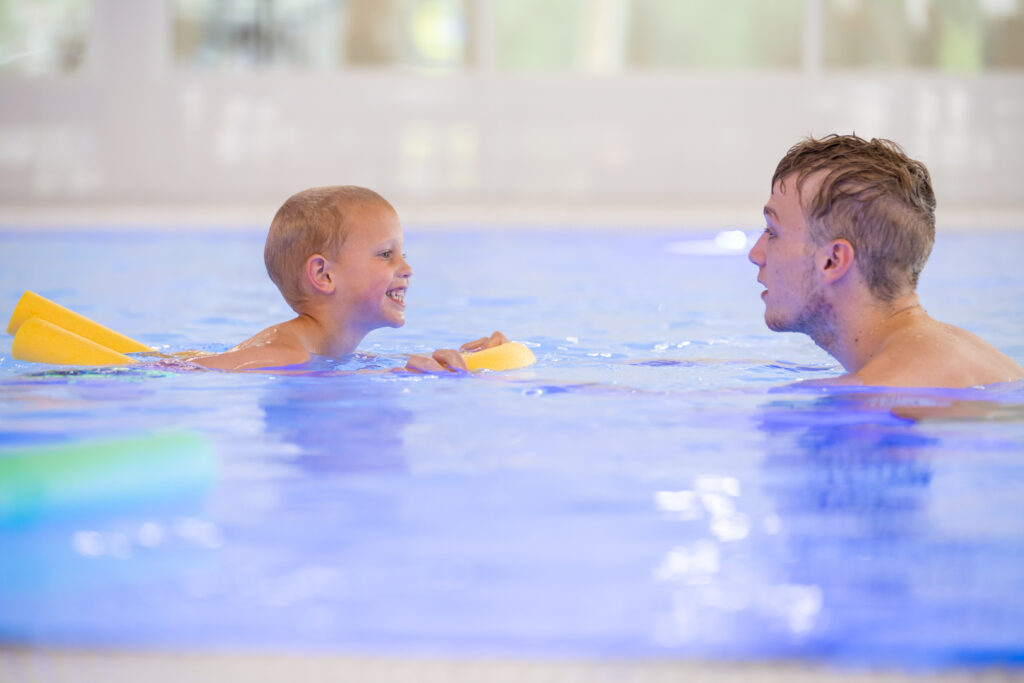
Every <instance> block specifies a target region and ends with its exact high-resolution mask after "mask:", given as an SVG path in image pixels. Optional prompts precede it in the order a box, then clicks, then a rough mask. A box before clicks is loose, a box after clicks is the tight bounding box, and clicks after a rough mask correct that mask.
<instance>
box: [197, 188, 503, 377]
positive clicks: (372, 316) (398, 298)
mask: <svg viewBox="0 0 1024 683" xmlns="http://www.w3.org/2000/svg"><path fill="white" fill-rule="evenodd" d="M402 246H403V236H402V225H401V223H400V222H399V220H398V214H397V213H396V212H395V209H394V208H393V207H392V206H391V204H389V203H388V201H387V200H386V199H384V198H383V197H381V196H380V195H379V194H377V193H376V192H374V191H373V190H369V189H366V188H363V187H356V186H352V185H337V186H329V187H315V188H311V189H308V190H303V191H302V192H299V193H297V194H294V195H292V196H291V197H289V198H288V200H287V201H285V203H284V204H283V205H282V206H281V208H280V209H278V211H277V214H276V215H275V216H274V220H273V222H272V223H271V225H270V231H269V233H268V235H267V242H266V246H265V247H264V251H263V259H264V262H265V263H266V266H267V273H268V274H269V275H270V279H271V280H273V281H274V284H276V285H277V287H278V289H279V290H280V291H281V294H282V296H284V298H285V301H287V302H288V305H289V306H291V307H292V309H293V310H294V311H295V312H296V313H297V314H298V315H297V317H295V318H293V319H292V320H288V321H286V322H283V323H280V324H278V325H272V326H271V327H268V328H267V329H265V330H263V331H262V332H259V333H258V334H256V335H254V336H253V337H251V338H249V339H247V340H245V341H244V342H242V343H241V344H239V345H238V346H235V347H234V348H232V349H230V350H229V351H226V352H224V353H219V354H213V355H207V356H201V357H198V358H193V359H192V362H194V363H196V364H198V365H201V366H204V367H207V368H216V369H220V370H255V369H260V368H270V367H284V366H290V365H297V364H300V363H305V362H306V361H308V360H309V359H310V357H311V356H314V355H316V356H330V357H338V356H344V355H347V354H349V353H352V352H353V351H355V349H356V347H357V346H358V345H359V343H360V342H361V341H362V340H363V337H365V336H366V335H367V334H368V333H369V332H370V331H372V330H375V329H377V328H379V327H401V326H402V325H404V324H405V293H406V290H408V288H409V279H410V278H411V277H412V267H411V266H410V265H409V263H408V262H407V261H406V260H405V255H404V253H403V252H402ZM503 341H507V340H506V339H505V337H504V335H502V334H501V333H500V332H496V333H494V334H493V335H491V336H490V337H484V338H481V339H478V340H476V341H474V342H470V343H468V344H465V345H464V346H463V349H465V350H478V349H482V348H487V347H489V346H494V345H496V344H499V343H502V342H503ZM407 367H408V369H410V370H416V371H421V372H439V371H445V370H459V369H465V367H466V365H465V362H464V361H463V360H462V357H461V355H460V354H459V353H458V352H456V351H454V350H451V349H443V350H439V351H437V352H435V353H434V355H433V356H412V357H411V358H410V360H409V363H408V365H407Z"/></svg>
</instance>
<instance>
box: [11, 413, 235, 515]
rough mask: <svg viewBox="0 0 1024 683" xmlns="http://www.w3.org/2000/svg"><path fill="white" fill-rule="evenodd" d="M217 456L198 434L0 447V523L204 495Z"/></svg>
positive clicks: (213, 476) (213, 477)
mask: <svg viewBox="0 0 1024 683" xmlns="http://www.w3.org/2000/svg"><path fill="white" fill-rule="evenodd" d="M216 474H217V458H216V454H215V453H214V450H213V448H212V446H211V445H210V443H209V442H208V441H207V440H206V439H205V438H204V437H203V436H201V435H199V434H192V433H187V432H184V433H168V434H153V435H147V436H140V437H132V438H121V439H112V440H104V441H87V442H80V443H70V444H58V445H54V446H41V447H40V446H31V447H24V448H18V449H3V450H0V527H3V526H9V525H21V524H25V523H29V522H35V521H39V520H42V519H48V518H53V517H60V516H64V515H68V514H79V513H83V512H89V511H94V510H108V509H120V508H124V507H130V506H138V505H151V504H153V503H154V502H157V501H161V500H167V499H174V498H181V497H195V496H196V495H199V496H204V495H206V494H207V493H208V492H209V490H210V489H211V488H212V487H213V484H214V481H215V479H216Z"/></svg>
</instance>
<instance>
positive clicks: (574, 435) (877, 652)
mask: <svg viewBox="0 0 1024 683" xmlns="http://www.w3.org/2000/svg"><path fill="white" fill-rule="evenodd" d="M714 237H715V236H714V235H713V234H698V233H692V232H680V233H678V234H673V233H669V232H666V231H664V230H662V231H650V232H646V231H641V230H633V231H624V230H620V231H600V230H598V231H588V230H583V229H563V230H550V231H539V230H532V231H521V232H511V231H490V232H488V231H483V230H481V231H474V232H473V233H466V232H459V231H452V230H430V229H422V230H417V229H416V227H415V226H413V227H407V236H406V240H407V251H408V252H409V260H410V262H411V263H412V266H413V268H414V270H415V274H414V276H413V279H412V285H411V288H410V290H409V295H408V297H407V302H408V306H409V310H408V322H407V324H406V326H405V327H404V328H402V329H400V330H378V331H376V332H374V333H372V334H371V335H370V336H369V337H368V338H367V340H366V341H365V342H364V344H363V346H362V349H363V350H364V351H366V352H367V354H373V355H367V354H360V355H357V356H355V357H353V358H351V359H347V360H345V361H339V362H328V361H322V362H320V363H318V364H316V365H315V366H314V367H312V368H311V372H310V373H309V374H306V375H301V376H282V375H270V374H231V373H217V372H182V371H176V370H172V369H168V368H163V367H159V366H154V365H150V366H146V367H141V368H139V367H136V368H129V369H107V370H100V371H82V370H68V369H59V368H51V367H46V366H38V365H31V364H25V363H19V362H16V361H13V360H12V359H11V358H10V353H9V352H10V337H7V336H4V337H2V338H0V357H2V362H0V396H2V399H3V400H2V402H0V406H2V407H0V448H2V449H3V450H4V453H5V456H4V457H11V454H12V453H14V452H21V453H23V452H25V451H26V450H29V449H33V448H36V449H46V448H51V449H52V448H54V447H61V446H66V447H68V448H69V449H70V451H66V452H72V453H75V452H92V451H88V448H89V447H90V446H91V445H92V444H99V449H100V450H101V451H102V450H103V449H104V448H107V449H109V448H118V447H121V448H124V445H123V444H124V443H129V444H132V443H134V444H135V446H133V448H135V450H134V451H132V450H131V448H129V449H128V451H126V452H128V453H129V455H127V456H125V458H124V459H122V460H120V461H118V462H114V463H106V464H104V466H103V467H104V468H106V469H104V470H103V472H104V473H106V474H109V475H110V476H109V477H108V476H105V477H104V478H103V479H102V480H101V481H93V482H90V484H89V485H90V486H92V487H94V489H95V490H97V491H99V492H100V494H101V495H99V496H98V498H97V499H94V500H91V501H90V502H88V504H84V503H82V502H81V499H76V498H75V497H74V496H73V495H70V494H69V495H68V496H67V497H66V498H63V499H46V498H40V497H38V496H37V497H35V498H33V497H32V495H29V494H28V493H25V492H24V491H22V492H21V493H19V494H18V495H19V496H20V498H18V501H20V502H18V501H15V503H12V502H11V500H12V499H13V498H12V496H13V494H12V493H11V486H8V489H7V491H6V495H7V499H6V500H5V501H3V502H4V503H5V504H6V508H5V507H2V506H0V548H2V549H3V550H2V556H3V562H2V563H0V642H2V643H4V644H7V645H9V646H10V645H15V646H20V645H27V646H32V647H87V648H115V649H119V650H129V651H130V650H133V649H145V650H148V651H153V650H156V651H161V650H166V651H182V650H190V651H228V650H230V651H253V652H255V651H281V652H331V653H335V652H341V653H377V654H384V655H405V656H416V655H424V654H429V655H440V656H446V657H455V658H459V657H473V656H504V657H542V658H543V657H584V658H620V657H625V658H698V659H723V660H729V661H737V660H763V659H770V660H777V659H782V658H785V659H794V658H795V659H798V660H802V661H808V662H825V663H829V664H842V665H846V664H853V665H870V666H873V665H892V666H898V667H911V668H916V667H927V668H943V667H947V666H985V665H992V664H995V665H1010V666H1015V665H1019V664H1020V662H1021V661H1024V495H1021V491H1022V482H1024V458H1022V455H1024V385H1022V384H1020V383H1017V384H1013V385H1005V386H1002V387H999V388H994V389H989V390H963V391H930V392H929V391H917V392H878V391H864V390H845V391H840V390H832V391H824V390H810V389H801V388H799V387H792V386H789V384H790V383H791V382H793V381H794V380H797V379H800V378H808V377H823V376H828V375H832V374H836V373H837V372H838V368H837V366H836V365H835V364H834V362H833V361H832V360H831V359H830V358H829V357H828V356H826V355H825V354H824V353H823V352H821V351H820V350H819V349H817V348H816V347H815V346H814V345H813V344H812V343H811V342H810V341H808V340H807V339H806V338H804V337H801V336H799V335H788V334H787V335H782V334H775V333H772V332H770V331H768V330H767V329H766V328H765V327H764V325H763V322H762V318H761V315H762V310H763V309H762V303H761V301H760V299H759V297H758V292H759V290H760V287H759V286H758V285H757V283H756V282H755V277H756V269H755V268H754V266H752V265H751V264H750V263H748V262H747V260H746V257H745V250H743V249H730V248H729V246H730V239H732V240H735V239H736V236H735V235H733V236H732V237H731V238H730V237H729V236H724V238H723V236H720V238H719V240H718V243H717V245H716V243H715V242H714ZM262 240H263V233H262V232H260V231H235V232H216V231H214V232H203V233H199V232H188V231H185V232H177V233H172V232H167V231H145V230H142V231H135V232H117V231H106V230H103V229H96V230H92V231H89V232H88V233H84V232H81V231H74V232H59V231H49V232H41V233H27V232H19V231H8V232H5V233H2V234H0V248H2V257H0V258H2V265H3V268H2V275H0V284H2V289H0V310H2V311H3V312H4V313H3V314H4V315H5V316H6V315H7V314H8V313H9V312H10V310H11V309H12V308H13V306H14V304H15V302H16V300H17V297H18V296H19V295H20V294H21V292H22V291H23V290H24V289H33V290H35V291H37V292H39V293H40V294H43V295H45V296H47V297H50V298H52V299H54V300H56V301H58V302H60V303H62V304H64V305H67V306H69V307H70V308H72V309H74V310H77V311H79V312H81V313H83V314H84V315H87V316H89V317H92V318H94V319H96V320H98V321H100V322H103V323H105V324H107V325H109V326H111V327H113V328H115V329H117V330H119V331H122V332H124V333H126V334H129V335H131V336H133V337H135V338H138V339H139V340H140V341H143V342H145V343H148V344H151V345H153V346H156V347H158V348H161V349H163V350H167V351H179V350H184V349H189V348H209V349H213V350H219V349H223V348H226V347H228V346H230V345H232V344H233V343H235V342H237V341H240V340H241V339H244V338H245V337H247V336H248V335H250V334H252V333H253V332H255V331H257V330H259V329H261V328H262V327H264V326H266V325H268V324H270V323H273V322H276V321H280V320H283V319H285V318H286V317H287V315H288V311H287V309H286V308H285V305H284V303H283V302H282V301H281V300H280V296H279V295H278V294H277V292H276V290H274V289H273V286H272V285H271V284H270V282H269V281H268V279H267V278H266V275H265V273H264V271H263V266H262ZM1022 260H1024V235H1022V234H1007V233H984V234H973V235H967V234H951V235H940V238H939V241H938V244H937V245H936V248H935V252H934V254H933V256H932V259H931V262H930V263H929V266H928V268H926V270H925V272H924V275H923V276H922V280H921V286H920V292H921V295H922V300H923V302H924V304H925V306H926V308H928V310H929V312H930V313H932V314H933V315H934V316H936V317H937V318H939V319H942V320H946V321H948V322H953V323H955V324H959V325H961V326H963V327H966V328H968V329H971V330H972V331H975V332H977V333H978V334H980V335H981V336H983V337H984V338H986V339H987V340H989V341H990V342H992V343H993V344H995V345H996V346H997V347H999V348H1001V349H1002V350H1004V351H1005V352H1006V353H1008V354H1009V355H1011V356H1012V357H1013V358H1015V359H1016V360H1018V361H1024V304H1022V303H1021V302H1022V301H1024V270H1022V269H1021V268H1020V266H1019V264H1020V263H1021V262H1022ZM4 319H5V320H6V318H4ZM494 329H500V330H502V331H504V332H505V333H507V334H508V335H509V337H511V338H513V339H517V340H521V341H524V342H528V343H529V344H531V345H532V346H533V348H534V351H535V353H536V355H537V357H538V359H539V362H538V363H537V364H536V365H535V366H533V367H531V368H528V369H525V370H520V371H516V372H512V373H507V374H503V375H486V374H485V375H481V376H477V377H451V376H445V377H437V376H409V375H404V374H396V373H388V372H376V373H356V374H352V373H350V372H348V371H350V370H353V369H378V370H386V369H388V368H391V367H395V366H398V365H401V364H402V363H403V362H404V361H403V360H402V354H406V353H410V352H417V351H426V350H430V349H433V348H435V347H437V346H445V345H457V344H458V343H461V342H462V341H466V340H468V339H471V338H475V337H477V336H480V335H482V334H485V333H489V332H491V331H492V330H494ZM954 402H955V403H956V404H957V405H958V406H959V409H960V413H961V414H963V413H965V412H971V413H973V414H975V415H976V417H974V418H972V419H964V418H960V419H953V418H950V417H946V418H942V417H941V416H938V417H936V418H934V419H929V420H922V421H918V422H913V421H910V420H907V419H902V418H900V417H896V416H895V415H894V414H893V413H892V411H891V408H892V407H893V406H904V407H906V406H910V407H911V408H915V407H916V408H917V409H920V410H924V411H927V410H928V409H929V408H934V407H936V406H938V407H942V406H948V405H951V404H953V403H954ZM131 439H139V440H141V444H142V445H141V446H139V445H138V444H139V443H140V442H138V441H135V442H132V441H125V440H131ZM147 440H151V441H149V442H148V443H152V444H154V446H153V449H152V457H151V458H150V457H147V449H146V446H145V444H146V443H147ZM111 444H114V445H113V446H111ZM118 444H120V446H118ZM161 448H162V449H163V450H162V451H160V449H161ZM76 449H77V450H76ZM82 449H85V450H84V451H83V450H82ZM175 449H178V450H177V451H176V450H175ZM139 451H141V452H142V455H141V456H140V455H138V453H139ZM157 451H160V453H159V454H158V453H157ZM132 453H134V454H135V455H132ZM157 459H158V461H157V462H154V461H156V460H157ZM35 476H36V478H35V479H34V480H33V482H34V483H35V484H36V485H39V486H43V485H55V484H54V482H58V483H59V484H60V485H62V486H66V489H64V490H70V489H71V488H73V487H74V485H75V481H77V480H75V481H69V480H70V479H71V478H72V475H71V474H68V473H66V472H65V471H64V470H61V469H59V468H56V467H54V468H51V469H50V470H47V469H46V467H45V466H41V469H40V470H39V471H38V472H36V475H35ZM74 476H82V475H81V473H79V474H75V475H74ZM40 482H42V484H40ZM26 486H27V485H26ZM15 497H16V496H15ZM76 501H77V502H76Z"/></svg>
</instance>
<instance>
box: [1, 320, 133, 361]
mask: <svg viewBox="0 0 1024 683" xmlns="http://www.w3.org/2000/svg"><path fill="white" fill-rule="evenodd" d="M11 356H13V357H14V358H15V359H17V360H27V361H31V362H33V363H52V364H54V365H127V364H129V363H135V362H136V361H135V359H133V358H129V357H128V356H126V355H124V354H123V353H118V352H117V351H114V350H113V349H110V348H107V347H106V346H102V345H101V344H97V343H96V342H94V341H90V340H89V339H86V338H85V337H81V336H79V335H77V334H75V333H74V332H69V331H67V330H66V329H64V328H63V327H59V326H57V325H54V324H53V323H51V322H47V321H46V320H40V319H39V318H29V319H28V320H26V321H25V322H23V323H22V324H21V327H19V328H18V331H17V333H15V335H14V341H13V342H12V343H11Z"/></svg>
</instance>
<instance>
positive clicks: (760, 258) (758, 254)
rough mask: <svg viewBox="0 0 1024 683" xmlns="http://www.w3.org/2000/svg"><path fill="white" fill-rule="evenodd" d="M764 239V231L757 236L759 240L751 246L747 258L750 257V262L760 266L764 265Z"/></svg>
mask: <svg viewBox="0 0 1024 683" xmlns="http://www.w3.org/2000/svg"><path fill="white" fill-rule="evenodd" d="M764 240H765V233H763V232H762V233H761V236H760V237H758V238H757V242H755V243H754V246H752V247H751V248H750V253H749V254H747V258H748V259H750V262H751V263H753V264H754V265H755V266H757V267H759V268H760V267H762V266H764V248H763V246H762V243H763V242H764Z"/></svg>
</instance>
